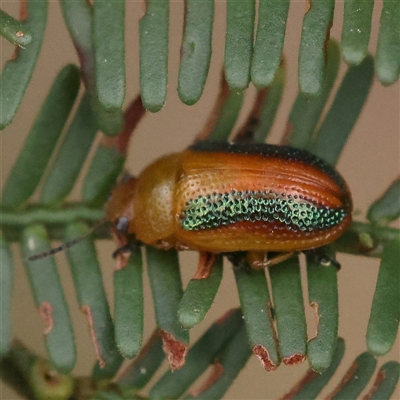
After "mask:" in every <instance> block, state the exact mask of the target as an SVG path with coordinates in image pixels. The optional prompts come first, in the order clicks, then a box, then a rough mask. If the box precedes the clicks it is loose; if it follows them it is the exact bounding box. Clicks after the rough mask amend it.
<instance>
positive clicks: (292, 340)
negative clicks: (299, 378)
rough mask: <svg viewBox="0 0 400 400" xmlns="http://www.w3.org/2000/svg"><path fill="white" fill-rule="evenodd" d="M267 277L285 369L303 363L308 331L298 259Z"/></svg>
mask: <svg viewBox="0 0 400 400" xmlns="http://www.w3.org/2000/svg"><path fill="white" fill-rule="evenodd" d="M269 274H270V277H271V285H272V296H273V301H274V311H275V316H276V324H277V329H278V340H279V350H280V355H281V358H282V361H283V362H284V363H285V364H287V365H292V364H296V363H299V362H302V361H303V360H304V359H305V357H306V346H307V343H306V338H307V329H306V319H305V315H304V305H303V293H302V290H301V279H300V267H299V260H298V258H297V257H293V258H291V259H289V260H287V261H284V262H282V263H280V264H278V265H275V266H273V267H271V268H270V270H269Z"/></svg>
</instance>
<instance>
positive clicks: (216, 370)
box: [190, 363, 224, 397]
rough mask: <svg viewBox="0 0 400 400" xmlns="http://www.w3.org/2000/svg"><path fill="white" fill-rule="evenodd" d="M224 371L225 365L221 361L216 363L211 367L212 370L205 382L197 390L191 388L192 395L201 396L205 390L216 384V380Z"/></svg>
mask: <svg viewBox="0 0 400 400" xmlns="http://www.w3.org/2000/svg"><path fill="white" fill-rule="evenodd" d="M223 373H224V367H223V365H222V364H220V363H215V364H213V365H212V367H211V372H210V374H209V375H208V377H207V379H206V380H205V382H204V383H203V384H202V385H201V386H200V387H199V388H198V389H196V390H191V391H190V395H191V396H193V397H198V396H200V395H201V394H202V393H203V392H205V391H206V390H207V389H208V388H210V387H211V386H212V385H214V383H215V382H217V381H218V379H219V378H220V377H221V376H222V374H223Z"/></svg>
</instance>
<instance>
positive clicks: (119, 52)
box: [93, 0, 125, 112]
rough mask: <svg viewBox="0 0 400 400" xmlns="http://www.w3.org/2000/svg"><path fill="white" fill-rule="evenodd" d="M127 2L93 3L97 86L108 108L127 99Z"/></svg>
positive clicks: (115, 107) (112, 108)
mask: <svg viewBox="0 0 400 400" xmlns="http://www.w3.org/2000/svg"><path fill="white" fill-rule="evenodd" d="M124 27H125V1H124V0H117V1H116V0H114V1H111V2H110V1H105V0H97V1H95V2H94V3H93V42H94V46H95V56H96V65H95V71H96V88H97V96H98V99H99V101H100V103H101V104H102V105H103V106H104V108H105V109H106V110H108V111H111V112H115V111H117V110H119V109H121V107H122V103H123V101H124V98H125V29H124Z"/></svg>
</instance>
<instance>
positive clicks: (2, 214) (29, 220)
mask: <svg viewBox="0 0 400 400" xmlns="http://www.w3.org/2000/svg"><path fill="white" fill-rule="evenodd" d="M103 217H104V211H103V210H95V209H92V208H88V207H85V206H82V205H80V204H69V205H68V206H66V207H65V208H62V209H58V210H57V209H56V210H49V209H43V208H41V207H37V206H35V205H30V206H28V207H27V208H26V209H24V211H23V212H22V211H21V212H11V211H9V212H7V211H0V221H1V226H2V227H6V228H8V227H10V226H15V227H17V228H19V229H21V228H24V227H25V226H26V225H31V224H36V223H43V224H49V225H50V224H52V225H53V224H54V225H56V224H59V225H65V224H66V223H68V222H72V221H75V220H77V219H83V220H87V221H89V222H92V223H93V222H97V221H99V220H100V219H102V218H103ZM58 239H60V238H58Z"/></svg>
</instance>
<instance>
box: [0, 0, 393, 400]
mask: <svg viewBox="0 0 400 400" xmlns="http://www.w3.org/2000/svg"><path fill="white" fill-rule="evenodd" d="M60 4H61V7H62V11H63V15H64V19H65V22H66V25H67V27H68V29H69V32H70V34H71V38H72V40H73V42H74V45H75V47H76V48H77V51H78V54H79V56H80V61H81V65H80V66H79V67H76V66H74V65H67V66H65V67H64V68H63V69H62V70H61V71H60V73H59V74H58V76H57V77H56V79H55V81H54V83H53V86H52V87H51V89H50V91H49V94H48V96H47V98H46V99H45V101H44V102H43V104H42V107H41V108H40V111H39V112H38V115H37V118H36V120H35V122H34V124H33V126H32V128H31V130H30V132H29V134H28V137H27V140H26V142H25V144H24V146H23V148H22V150H21V153H20V155H19V157H18V159H17V160H16V162H15V165H14V167H13V169H12V171H11V173H10V175H9V177H8V179H7V181H6V184H5V186H4V188H3V191H2V206H1V214H0V223H1V229H2V233H1V236H0V257H1V263H2V265H1V268H2V278H1V308H2V321H1V322H2V323H1V324H0V351H1V355H2V359H1V367H2V368H1V374H2V378H3V379H4V380H6V381H7V382H9V383H10V384H11V385H12V386H13V387H14V388H16V390H17V391H19V392H20V394H21V395H23V396H24V397H26V398H39V399H42V398H46V399H49V398H58V399H60V398H65V399H67V398H70V397H71V396H73V398H76V399H83V398H93V399H133V398H140V394H139V393H140V391H141V390H142V389H143V388H145V387H146V385H147V384H148V382H149V381H150V379H151V378H152V377H153V375H154V373H155V372H156V371H157V369H158V368H159V366H160V365H161V363H162V361H163V360H164V353H165V354H166V355H167V358H168V361H169V364H170V366H171V368H172V369H179V370H178V371H175V372H174V373H172V372H167V373H166V374H165V375H163V376H162V377H161V378H159V379H158V380H157V381H156V382H155V383H154V382H153V383H152V384H151V387H150V388H149V387H147V390H148V391H149V393H150V398H181V397H182V396H185V395H186V397H184V398H221V397H222V396H223V395H224V393H225V392H226V390H227V389H228V388H229V386H230V385H231V383H232V382H233V380H234V379H235V377H236V376H237V374H238V373H239V372H240V370H241V369H242V368H243V367H244V365H245V364H246V362H247V360H248V358H249V357H250V356H251V354H252V353H253V354H254V355H256V356H257V357H258V359H259V360H260V362H261V364H262V366H263V367H264V368H265V369H267V370H270V369H274V368H277V367H278V366H279V364H280V363H281V362H284V363H285V364H295V363H297V362H300V361H303V360H304V359H305V358H307V359H308V363H309V366H310V371H309V372H308V373H307V375H306V376H305V377H304V379H303V380H302V381H301V382H299V384H298V385H296V386H295V387H294V388H293V389H292V390H291V391H290V392H288V393H287V395H286V396H285V398H316V397H317V396H318V394H319V393H320V391H321V390H322V389H323V388H324V386H325V385H326V383H327V382H328V381H329V380H330V378H331V376H332V374H333V373H334V372H335V370H336V368H337V366H338V365H339V363H340V360H341V358H342V356H343V353H344V342H343V340H341V339H339V340H338V339H337V331H338V287H337V271H336V268H335V267H334V266H333V265H330V266H325V267H321V265H319V263H316V262H315V261H313V260H308V261H307V280H308V298H309V300H310V302H311V303H312V304H314V308H315V310H316V316H317V320H318V334H317V335H316V336H315V337H314V338H313V339H312V340H309V341H307V339H306V320H305V313H304V304H303V288H302V284H301V279H300V268H299V261H298V259H297V258H293V259H290V260H288V261H286V262H284V263H282V264H280V265H279V266H278V267H273V268H271V269H270V270H269V271H252V272H251V273H250V274H249V273H246V272H245V271H244V270H236V271H235V279H236V284H237V290H238V294H239V299H240V304H241V310H233V311H231V312H229V313H227V314H226V315H224V317H223V318H222V319H221V320H220V321H218V322H216V323H214V324H212V325H211V327H210V328H209V329H208V330H207V331H206V332H205V333H204V335H203V336H202V337H201V338H200V339H199V340H198V341H197V342H196V343H195V344H193V345H192V346H190V343H189V330H190V329H191V328H192V327H193V326H195V325H196V324H198V323H199V322H200V321H201V320H202V319H203V318H204V316H205V315H206V313H207V311H208V310H209V309H210V307H211V305H212V302H213V299H214V297H215V295H216V293H217V291H218V288H219V284H220V282H221V279H222V274H223V268H222V259H221V258H220V257H217V258H216V260H215V263H214V265H213V267H212V273H211V274H210V276H209V277H208V278H206V279H193V280H192V281H190V282H189V284H188V285H187V287H186V288H185V290H183V287H182V282H181V276H180V268H179V262H178V255H177V252H176V251H175V250H170V251H168V252H165V251H161V250H156V249H154V248H150V247H149V248H146V249H145V250H144V251H145V252H146V259H147V269H146V270H147V273H148V276H149V280H150V285H151V290H152V293H153V300H154V308H155V315H156V322H157V326H158V332H157V333H156V334H155V335H154V337H152V339H151V340H150V341H149V342H148V343H147V345H146V346H144V347H143V346H142V337H143V308H144V305H143V283H142V282H143V262H142V255H143V254H142V252H141V251H140V249H134V250H133V251H132V253H131V255H130V257H129V260H128V263H127V265H126V267H125V268H122V269H120V270H116V271H115V273H114V312H113V316H114V318H112V317H111V314H112V313H111V312H110V309H109V305H108V299H107V297H106V294H105V291H104V288H103V283H102V274H101V271H100V267H99V263H98V260H97V255H96V250H95V246H94V242H95V240H97V239H99V238H106V237H109V231H108V229H107V226H105V225H103V226H102V227H100V228H97V229H96V230H95V231H94V232H93V233H92V235H91V236H89V237H86V238H84V239H83V240H81V241H80V242H79V243H77V244H75V245H74V246H72V247H71V248H69V249H68V250H67V256H68V262H69V264H70V267H71V272H72V276H73V280H74V285H75V289H76V294H77V299H78V303H79V305H80V307H81V309H82V311H83V312H84V313H85V315H86V317H87V321H88V325H89V328H90V334H91V337H92V341H93V344H94V346H95V349H96V356H97V362H96V363H95V366H94V368H93V371H92V373H91V375H90V376H88V377H85V378H82V377H74V376H72V375H70V374H69V373H70V371H71V370H72V369H73V367H74V365H75V362H76V358H77V354H76V349H75V339H74V334H73V331H72V328H71V321H70V316H69V311H68V308H67V302H66V299H65V297H64V293H63V288H62V283H61V281H60V278H59V276H58V272H57V266H56V262H55V260H54V258H52V257H39V259H38V260H34V259H32V258H31V259H30V257H32V256H35V255H37V254H41V253H42V252H47V251H48V249H49V248H51V245H52V243H51V242H52V241H53V240H60V239H61V240H62V241H64V242H70V243H71V241H72V243H73V242H75V239H76V238H80V237H82V236H84V235H86V233H87V232H88V231H90V229H91V228H92V227H93V226H96V225H97V223H98V222H99V221H100V220H102V219H103V218H104V214H103V205H104V202H105V201H106V199H107V196H108V195H109V193H110V192H111V190H112V188H113V186H114V185H115V183H116V180H117V178H118V176H119V175H120V174H121V172H122V169H123V165H124V161H125V156H126V152H127V148H128V143H129V138H130V135H131V134H132V132H133V131H134V129H135V127H136V126H137V124H138V122H139V121H140V120H141V118H142V117H144V116H145V111H146V109H148V110H150V111H153V112H154V111H158V110H159V109H161V107H162V106H163V104H164V102H165V99H166V93H167V92H166V87H167V83H168V74H167V64H168V27H169V23H168V18H169V3H168V1H167V0H149V1H148V3H147V10H146V14H145V16H144V17H143V19H142V20H141V21H140V28H139V33H138V35H139V38H140V85H141V96H140V97H138V98H136V99H134V100H132V102H131V103H130V105H129V106H128V107H126V109H125V110H124V111H123V109H122V107H123V103H124V99H125V63H124V23H123V21H124V3H123V2H113V5H112V7H111V5H110V4H111V3H110V4H109V3H108V2H101V1H96V2H95V3H94V5H93V6H92V5H91V4H90V3H88V2H85V1H81V2H69V1H66V0H60ZM308 4H309V7H308V9H307V12H306V14H305V17H304V21H303V30H302V38H301V44H300V52H299V83H300V85H299V86H300V91H299V93H298V96H297V98H296V100H295V102H294V104H293V107H292V109H291V112H290V115H289V117H288V124H287V132H286V133H287V134H286V136H285V138H284V139H283V141H282V142H283V143H285V144H290V145H292V146H296V147H299V148H305V149H308V150H309V151H312V152H313V153H315V154H317V155H318V156H320V157H322V158H324V159H325V160H326V161H328V162H329V163H331V164H332V165H334V164H335V163H336V162H337V160H338V158H339V155H340V152H341V150H342V149H343V147H344V145H345V143H346V140H347V138H348V136H349V135H350V133H351V131H352V128H353V126H354V124H355V122H356V120H357V118H358V116H359V114H360V112H361V109H362V107H363V104H364V102H365V99H366V97H367V94H368V91H369V89H370V86H371V83H372V79H373V76H374V64H375V65H376V69H377V73H378V77H379V79H380V80H381V81H382V82H383V83H385V84H389V83H392V82H394V81H396V80H397V79H398V75H399V71H400V67H399V66H400V53H399V52H398V51H397V50H398V49H399V48H400V34H399V30H400V24H399V23H398V22H399V21H400V5H399V4H400V3H398V2H394V1H384V4H383V11H382V17H381V27H380V33H379V39H378V49H377V54H376V61H375V62H374V59H373V58H372V57H371V56H369V55H367V45H368V41H369V27H370V24H371V15H372V11H373V2H372V1H348V2H346V6H345V15H344V26H343V34H342V43H341V47H339V45H338V44H337V43H336V42H333V41H327V40H326V38H327V36H328V34H329V27H330V25H331V23H332V18H333V11H334V1H333V0H330V1H324V2H316V1H313V2H309V3H308ZM255 5H256V3H255V1H247V2H241V1H240V2H239V1H233V0H227V28H226V46H225V60H224V69H225V79H223V80H222V81H221V87H220V91H219V95H218V98H217V101H216V104H215V107H214V109H213V112H212V115H211V116H210V118H209V121H208V123H207V124H206V127H205V129H204V130H203V131H202V132H200V133H199V135H198V140H212V141H224V140H228V138H229V137H232V136H231V135H232V128H233V126H234V125H235V122H236V120H237V117H238V114H239V112H240V110H241V107H242V102H243V96H244V92H243V90H244V89H246V88H247V87H248V85H249V83H250V81H251V82H252V83H253V84H254V85H255V86H256V87H257V88H258V89H260V90H259V92H258V95H257V97H256V99H255V102H254V106H253V109H252V111H251V113H250V115H249V117H248V120H247V121H246V122H245V124H244V125H243V126H242V127H241V128H240V129H239V130H238V131H237V132H235V134H234V140H245V139H246V138H248V137H249V136H251V137H252V138H253V139H254V140H255V141H260V142H263V141H265V140H266V139H268V138H267V136H268V134H269V132H270V129H271V126H272V123H273V121H274V118H275V115H276V113H277V111H278V108H279V104H280V100H281V95H282V90H283V86H284V83H285V65H284V63H283V62H282V61H281V57H282V54H281V52H282V46H283V42H284V35H285V26H286V25H285V24H286V18H287V14H288V11H289V6H290V2H289V1H281V2H276V1H268V0H264V1H263V0H260V1H259V2H258V7H259V8H258V19H257V24H256V18H255V15H256V10H255ZM22 7H23V8H25V7H26V9H24V11H26V13H27V19H26V21H25V22H22V23H21V22H19V21H16V20H14V19H13V18H12V17H10V16H8V15H7V14H5V13H4V12H1V14H0V17H1V19H0V28H1V32H2V34H3V36H4V37H6V38H7V39H9V40H11V41H12V42H13V43H15V44H17V45H18V46H21V49H19V51H18V52H17V57H16V59H15V60H13V61H12V62H9V63H7V64H6V66H5V68H4V69H3V71H2V75H1V93H0V96H1V108H2V109H1V116H0V118H1V122H0V125H1V126H2V127H5V126H6V125H8V124H9V123H10V122H11V120H12V118H13V117H14V115H15V113H16V111H17V108H18V105H19V104H20V102H21V99H22V96H23V94H24V92H25V89H26V87H27V85H28V84H29V79H30V76H31V74H32V72H33V70H34V67H35V62H36V59H37V57H38V54H39V51H40V47H41V40H42V37H43V32H44V28H45V26H46V14H47V2H46V1H44V0H40V1H28V2H27V3H22ZM185 8H186V9H185V31H184V37H183V42H182V54H181V64H180V70H179V79H178V93H179V96H180V98H181V100H182V101H183V102H185V103H186V104H194V103H195V102H196V101H197V100H198V99H199V98H200V96H201V94H202V91H203V88H204V85H205V82H206V79H207V74H208V68H209V64H210V59H211V38H212V23H213V17H214V2H213V1H211V0H204V1H202V2H198V1H195V0H187V1H186V2H185ZM358 30H360V32H359V33H360V34H359V35H354V34H352V33H353V32H354V31H358ZM254 32H255V34H254ZM21 38H24V40H25V41H23V40H22V39H21ZM31 38H33V39H31ZM23 47H26V48H23ZM393 49H394V51H393ZM341 53H342V54H343V56H344V57H345V59H346V61H347V62H348V63H349V64H350V66H349V67H348V70H347V72H346V74H345V76H344V78H343V80H342V81H341V83H340V86H339V88H338V90H337V91H336V93H335V94H334V99H333V102H332V104H331V105H330V107H329V109H328V110H326V104H327V101H328V98H329V96H330V95H331V92H332V87H333V85H334V83H335V81H336V78H337V72H338V67H339V60H340V56H341ZM110 54H112V56H110ZM81 77H82V80H83V82H84V85H85V93H84V95H83V96H81V97H80V98H79V97H78V91H79V87H80V80H81ZM265 88H266V89H265ZM311 95H312V96H311ZM310 96H311V97H310ZM78 102H79V104H77V106H76V108H75V111H74V113H73V115H71V110H72V109H73V107H74V105H75V104H76V103H78ZM325 110H326V114H323V111H325ZM70 117H71V120H70V122H68V123H67V121H68V119H69V118H70ZM63 130H66V134H65V135H64V136H63V138H62V140H61V143H60V140H59V138H60V135H61V132H62V131H63ZM98 130H101V131H102V132H103V133H105V134H106V135H111V136H113V137H112V138H110V137H106V136H104V135H103V136H102V139H101V141H100V142H99V143H98V145H97V147H96V151H95V154H94V156H93V157H92V159H91V160H90V166H89V170H88V172H87V174H86V176H85V178H84V183H83V188H82V192H81V201H79V202H78V203H70V202H68V195H69V193H70V191H71V189H72V188H73V186H74V185H75V183H76V180H77V177H78V174H79V172H80V171H81V169H82V166H83V164H84V162H85V161H86V159H87V157H88V153H89V150H90V148H91V147H92V144H93V140H94V138H95V134H96V132H97V131H98ZM43 131H46V132H47V133H48V135H46V136H44V135H43ZM38 155H40V156H38ZM71 159H73V160H74V162H70V161H71ZM50 162H51V167H50V168H49V167H48V164H49V163H50ZM45 171H49V172H48V173H47V175H46V179H45V180H44V183H43V185H41V186H40V190H39V189H38V187H39V186H38V185H39V182H40V181H41V179H42V177H43V175H44V174H45ZM399 187H400V185H399V180H397V181H396V182H394V183H393V185H392V186H391V187H390V188H388V190H387V192H386V193H385V194H384V195H383V196H382V197H381V198H379V199H377V200H376V202H375V203H374V204H373V205H372V206H371V208H370V209H369V212H368V215H367V216H368V220H369V222H354V223H353V225H352V226H351V227H350V229H349V230H348V231H347V232H346V233H345V234H344V235H343V236H342V237H341V238H340V239H339V240H338V241H336V242H335V243H333V244H332V246H331V247H330V248H329V249H327V251H330V252H332V254H334V253H335V252H337V251H341V252H346V253H350V254H357V255H360V256H366V257H379V258H380V259H381V265H380V271H379V276H378V281H377V286H376V292H375V296H374V300H373V304H372V310H371V317H370V322H369V326H368V331H367V347H368V350H369V353H368V352H366V353H363V354H361V355H360V356H359V357H358V358H357V360H355V364H354V366H352V367H351V368H350V372H349V374H346V376H345V377H344V378H343V381H342V382H341V383H340V384H339V385H338V387H337V388H336V389H335V392H334V393H333V394H332V396H333V397H334V398H337V399H339V398H357V396H358V395H359V393H360V392H361V391H362V390H363V389H364V387H365V386H366V385H367V383H368V382H369V380H370V378H371V377H372V375H373V373H374V371H375V368H376V359H375V357H374V356H380V355H383V354H386V353H387V352H388V351H389V350H390V349H391V347H392V346H393V344H394V341H395V339H396V336H397V332H398V324H399V309H398V304H400V299H399V290H398V288H399V286H400V284H399V270H398V268H399V265H400V260H399V254H400V233H399V230H398V229H395V228H392V227H390V226H389V224H390V223H391V222H392V221H394V220H395V219H397V218H398V217H399V215H400V207H399V203H398V198H399ZM38 190H39V193H38V196H39V197H38V198H39V200H38V201H37V202H35V203H32V202H30V199H31V197H32V195H33V194H34V193H36V192H37V191H38ZM11 242H19V244H20V248H21V251H22V255H23V258H24V260H25V268H26V272H27V274H28V277H29V280H30V285H31V288H32V293H33V296H34V300H35V304H36V306H37V308H38V310H39V312H40V316H41V318H42V319H43V321H44V323H45V344H46V349H47V354H48V361H47V360H43V359H41V358H40V357H38V356H37V355H35V354H34V353H32V352H30V351H29V350H28V349H26V348H25V347H24V346H23V345H22V344H21V343H19V342H18V341H17V340H15V339H14V340H12V337H11V326H10V320H11V318H10V312H11V311H10V310H11V295H12V280H13V261H12V256H11V252H10V249H9V244H10V243H11ZM38 264H40V268H37V266H38ZM371 353H372V354H373V355H372V354H371ZM124 357H125V358H129V359H132V358H135V357H136V358H135V360H134V361H133V363H132V364H131V365H130V366H129V367H127V368H124V369H121V364H122V361H123V359H124ZM210 365H212V371H211V373H210V379H209V380H208V381H207V382H206V384H205V385H204V386H203V387H202V388H200V389H198V390H194V389H193V385H194V384H195V382H196V380H197V378H198V377H200V376H201V375H202V374H203V372H204V371H205V370H206V369H207V368H208V367H209V366H210ZM319 373H321V375H319ZM398 380H399V363H398V362H395V361H393V362H389V363H387V364H385V365H384V366H382V368H381V369H380V370H379V371H378V373H377V375H376V380H375V383H374V385H373V388H372V389H371V392H370V396H371V398H379V399H383V398H390V396H391V394H392V393H393V390H394V388H395V386H396V384H397V382H398ZM188 391H190V393H191V394H190V395H189V394H188Z"/></svg>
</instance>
